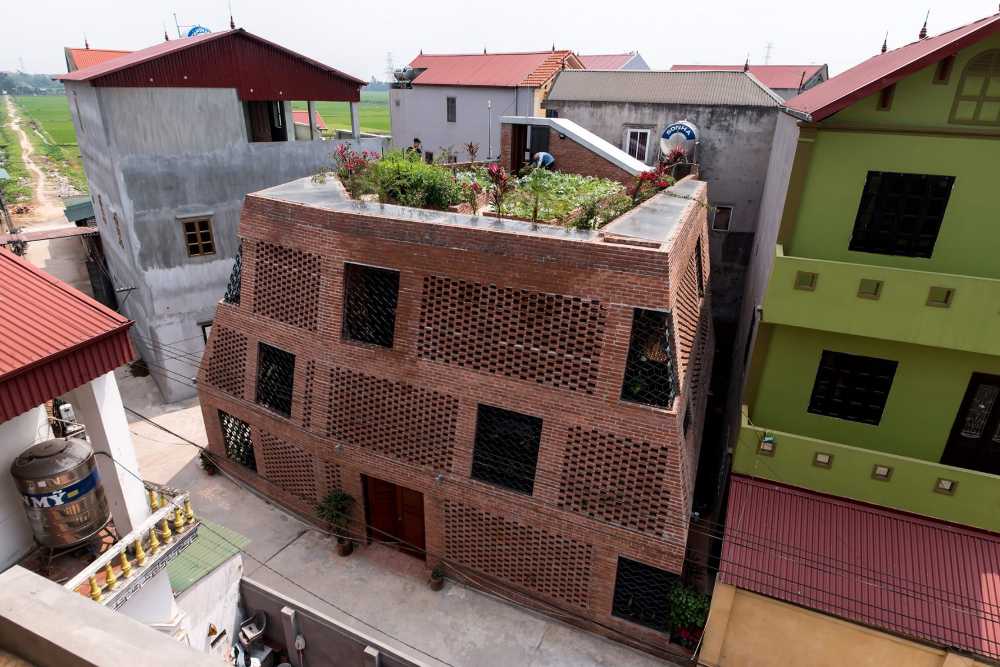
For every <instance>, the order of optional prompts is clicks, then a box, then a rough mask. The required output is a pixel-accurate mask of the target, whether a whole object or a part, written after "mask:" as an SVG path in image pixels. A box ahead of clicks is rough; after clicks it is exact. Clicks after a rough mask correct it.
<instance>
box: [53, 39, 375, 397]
mask: <svg viewBox="0 0 1000 667" xmlns="http://www.w3.org/2000/svg"><path fill="white" fill-rule="evenodd" d="M102 53H103V54H104V56H103V57H102V58H96V59H90V60H86V59H83V60H81V58H79V57H76V58H74V63H82V62H84V61H86V62H90V63H91V64H89V65H88V66H86V67H81V68H79V69H75V70H74V71H72V72H70V73H69V74H65V75H63V76H61V77H60V78H61V79H62V81H63V83H64V84H65V86H66V94H67V96H68V98H69V103H70V110H71V112H72V117H73V124H74V126H75V128H76V135H77V138H78V142H79V146H80V152H81V155H82V156H83V164H84V169H85V171H86V174H87V180H88V183H89V187H90V194H91V197H92V198H93V201H94V206H95V209H96V217H97V221H98V229H99V230H100V234H101V239H102V241H103V247H104V251H105V255H106V262H107V266H108V271H109V273H110V278H111V281H112V282H113V284H114V287H115V290H116V292H117V294H118V302H119V309H120V310H121V312H123V313H124V314H126V315H128V316H129V317H130V318H131V319H133V320H135V323H136V324H135V331H134V340H135V343H136V344H137V346H138V348H139V351H140V353H141V355H142V358H143V359H144V360H145V362H146V364H147V365H148V367H149V370H150V372H151V373H152V374H153V376H154V377H155V378H156V380H157V384H158V386H159V387H160V389H161V391H162V392H163V395H164V397H165V398H166V399H167V400H168V401H174V400H179V399H183V398H187V397H190V396H193V395H194V394H195V389H194V383H193V380H192V378H194V376H195V374H196V372H197V366H198V362H199V360H200V357H201V353H202V351H203V349H204V344H205V341H206V340H207V337H208V331H209V330H210V328H211V324H212V318H213V316H214V312H215V304H216V302H217V301H218V300H219V298H220V297H221V296H222V294H223V292H224V291H225V288H226V281H227V280H228V278H229V274H230V272H231V269H232V266H233V261H234V258H236V257H237V256H238V252H239V240H238V239H237V235H236V230H237V225H238V222H239V211H240V207H241V206H242V204H243V197H244V196H245V195H246V194H247V193H248V192H253V191H255V190H259V189H261V188H266V187H269V186H272V185H276V184H278V183H284V182H286V181H288V180H290V179H294V178H299V177H302V176H306V175H308V174H313V173H316V171H318V170H319V169H320V168H322V167H325V166H328V165H329V163H330V155H331V153H332V151H333V149H334V147H335V145H334V143H333V142H331V141H320V139H321V137H320V133H319V131H318V128H316V127H315V121H314V120H312V121H311V122H310V127H309V133H308V134H309V136H310V138H312V139H314V141H301V140H299V137H297V136H296V132H294V131H293V127H294V126H293V123H292V118H293V116H292V101H293V100H299V101H305V102H307V103H308V107H309V112H310V113H308V114H307V118H308V119H314V118H315V117H316V114H315V113H314V112H313V102H314V101H344V102H348V103H350V104H351V105H352V114H351V117H352V124H353V134H354V138H355V143H356V144H359V145H361V146H363V147H365V148H369V149H372V150H380V149H381V146H382V140H380V139H360V134H359V132H358V117H357V106H356V103H357V102H358V101H359V100H360V88H361V86H362V85H363V84H364V82H363V81H361V80H360V79H356V78H354V77H352V76H348V75H347V74H344V73H342V72H339V71H338V70H335V69H333V68H332V67H328V66H326V65H323V64H320V63H318V62H316V61H314V60H311V59H309V58H306V57H304V56H301V55H298V54H296V53H293V52H291V51H289V50H288V49H285V48H283V47H281V46H278V45H276V44H272V43H271V42H268V41H266V40H264V39H261V38H260V37H257V36H255V35H252V34H250V33H248V32H246V31H244V30H242V29H233V30H228V31H225V32H218V33H210V34H206V35H199V36H197V37H189V38H185V39H178V40H173V41H168V42H163V43H162V44H158V45H156V46H153V47H150V48H147V49H143V50H141V51H135V52H132V53H117V52H102ZM299 136H301V133H299Z"/></svg>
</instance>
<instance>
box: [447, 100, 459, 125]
mask: <svg viewBox="0 0 1000 667" xmlns="http://www.w3.org/2000/svg"><path fill="white" fill-rule="evenodd" d="M445 106H446V110H447V114H448V122H449V123H454V122H455V121H456V119H457V118H458V110H457V102H456V101H455V98H454V97H448V98H446V99H445Z"/></svg>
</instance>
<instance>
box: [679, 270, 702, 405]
mask: <svg viewBox="0 0 1000 667" xmlns="http://www.w3.org/2000/svg"><path fill="white" fill-rule="evenodd" d="M675 312H676V317H677V320H676V322H675V324H676V328H675V334H676V337H677V348H678V354H679V358H678V360H677V361H678V364H677V366H678V370H679V372H680V374H681V376H682V377H684V378H685V380H684V382H685V383H689V382H691V381H692V379H693V378H692V375H691V373H690V371H692V370H693V369H691V368H690V367H689V366H690V362H691V357H692V352H693V351H695V350H696V349H697V348H696V337H697V336H698V333H699V320H700V319H701V295H700V294H699V293H698V255H697V253H691V258H690V259H689V260H688V263H687V266H686V267H684V277H683V278H682V279H681V284H680V285H679V286H678V289H677V306H676V309H675ZM686 386H690V385H686Z"/></svg>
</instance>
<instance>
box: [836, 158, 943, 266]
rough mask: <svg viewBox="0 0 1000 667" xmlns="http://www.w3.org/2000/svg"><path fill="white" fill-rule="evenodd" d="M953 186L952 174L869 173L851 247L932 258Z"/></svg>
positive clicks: (858, 249) (886, 253)
mask: <svg viewBox="0 0 1000 667" xmlns="http://www.w3.org/2000/svg"><path fill="white" fill-rule="evenodd" d="M954 183H955V177H954V176H929V175H926V174H899V173H895V172H887V171H870V172H868V178H867V179H866V180H865V189H864V191H863V192H862V194H861V203H860V204H859V206H858V215H857V217H856V218H855V220H854V232H853V233H852V234H851V242H850V245H849V246H848V247H849V248H850V249H851V250H857V251H859V252H872V253H878V254H881V255H902V256H904V257H930V256H931V254H932V253H933V252H934V244H935V243H936V242H937V237H938V232H939V231H940V229H941V221H942V220H943V219H944V212H945V209H946V208H947V207H948V198H949V197H950V196H951V187H952V185H953V184H954Z"/></svg>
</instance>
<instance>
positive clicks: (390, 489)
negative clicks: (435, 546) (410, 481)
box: [364, 476, 426, 559]
mask: <svg viewBox="0 0 1000 667" xmlns="http://www.w3.org/2000/svg"><path fill="white" fill-rule="evenodd" d="M364 484H365V515H366V516H367V523H368V539H370V540H374V541H376V542H383V543H385V544H392V545H394V546H397V547H398V548H399V550H400V551H403V552H406V553H408V554H410V555H412V556H416V557H417V558H421V559H424V547H425V546H426V542H425V538H424V494H422V493H420V492H419V491H413V490H412V489H407V488H406V487H403V486H399V485H397V484H393V483H391V482H385V481H382V480H381V479H375V478H374V477H367V476H366V477H364Z"/></svg>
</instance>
